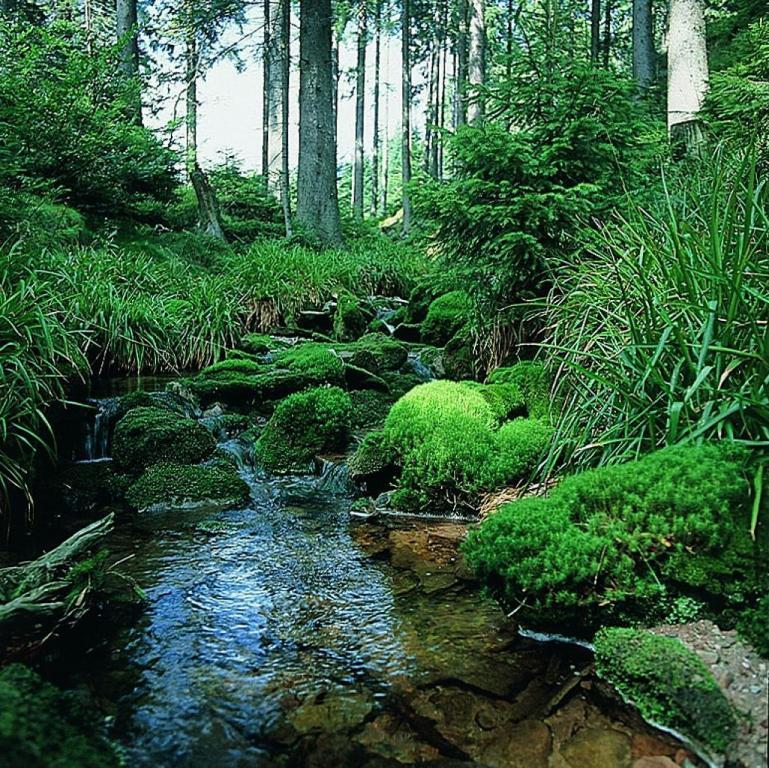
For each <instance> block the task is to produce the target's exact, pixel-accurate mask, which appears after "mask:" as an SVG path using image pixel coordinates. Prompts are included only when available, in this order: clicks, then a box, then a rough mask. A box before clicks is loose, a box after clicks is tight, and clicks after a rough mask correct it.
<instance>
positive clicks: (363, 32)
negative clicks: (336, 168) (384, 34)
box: [352, 0, 368, 219]
mask: <svg viewBox="0 0 769 768" xmlns="http://www.w3.org/2000/svg"><path fill="white" fill-rule="evenodd" d="M367 38H368V13H367V8H366V0H360V6H359V8H358V60H357V65H356V67H357V68H356V71H355V157H354V160H353V174H352V184H353V191H352V210H353V214H354V215H355V217H356V218H357V219H362V218H363V179H364V164H363V161H364V153H363V149H364V147H363V141H364V136H365V132H364V131H365V110H366V43H367Z"/></svg>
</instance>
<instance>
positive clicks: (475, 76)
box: [467, 0, 486, 125]
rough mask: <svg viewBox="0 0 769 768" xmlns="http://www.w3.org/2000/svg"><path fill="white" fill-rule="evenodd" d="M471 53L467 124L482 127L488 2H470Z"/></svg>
mask: <svg viewBox="0 0 769 768" xmlns="http://www.w3.org/2000/svg"><path fill="white" fill-rule="evenodd" d="M470 10H471V15H470V53H469V56H468V73H467V74H468V80H469V83H470V87H471V89H472V94H471V96H470V103H469V106H468V110H467V122H468V123H470V125H480V124H481V123H482V122H483V117H484V97H483V94H482V93H480V91H479V88H480V87H482V86H483V85H484V83H485V82H486V0H470Z"/></svg>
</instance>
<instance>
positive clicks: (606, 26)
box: [603, 0, 612, 69]
mask: <svg viewBox="0 0 769 768" xmlns="http://www.w3.org/2000/svg"><path fill="white" fill-rule="evenodd" d="M611 1H612V0H605V3H606V5H605V7H604V20H603V66H604V69H608V68H609V61H610V60H611V12H612V7H611Z"/></svg>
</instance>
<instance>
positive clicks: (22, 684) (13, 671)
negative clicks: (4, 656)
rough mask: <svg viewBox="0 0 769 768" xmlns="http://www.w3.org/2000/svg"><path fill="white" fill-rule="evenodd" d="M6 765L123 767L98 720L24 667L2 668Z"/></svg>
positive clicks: (0, 746)
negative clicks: (100, 728)
mask: <svg viewBox="0 0 769 768" xmlns="http://www.w3.org/2000/svg"><path fill="white" fill-rule="evenodd" d="M0 756H2V757H0V762H2V764H3V765H4V766H5V768H113V766H114V768H118V766H120V765H121V761H120V760H119V758H118V755H117V753H116V751H115V749H114V748H113V746H112V745H111V744H110V743H109V741H107V739H105V738H104V737H103V736H101V735H100V733H99V724H98V722H97V720H96V718H95V717H93V716H92V715H91V714H90V713H88V712H87V711H86V709H85V708H84V707H83V706H82V705H81V704H80V703H79V702H77V701H76V699H75V698H74V697H73V696H71V695H68V694H65V693H62V692H61V691H60V690H59V689H57V688H55V687H54V686H53V685H51V684H50V683H47V682H45V681H44V680H42V678H41V677H40V676H39V675H38V674H37V673H36V672H34V671H33V670H31V669H30V668H28V667H25V666H22V665H21V664H10V665H8V666H6V667H4V668H3V669H0Z"/></svg>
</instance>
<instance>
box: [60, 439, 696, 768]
mask: <svg viewBox="0 0 769 768" xmlns="http://www.w3.org/2000/svg"><path fill="white" fill-rule="evenodd" d="M89 434H90V437H89V438H88V439H89V440H90V441H91V444H93V441H94V440H96V442H97V443H98V442H99V441H100V440H101V438H100V436H99V435H95V436H94V434H93V432H92V431H91V432H90V433H89ZM102 443H103V441H102ZM220 447H223V448H224V449H225V450H228V451H229V452H231V453H234V454H236V455H237V456H239V457H241V467H242V468H241V475H242V477H243V478H244V479H245V480H246V481H247V482H248V484H249V486H250V489H251V499H250V502H249V503H248V504H247V505H246V506H245V507H243V508H240V509H230V510H224V511H223V510H221V509H219V510H216V509H211V508H196V509H182V510H178V509H177V510H165V511H156V512H144V513H141V514H140V515H137V516H135V517H134V518H133V520H132V521H124V522H121V523H120V525H119V526H118V527H117V528H116V530H115V531H114V532H113V534H111V537H110V539H109V540H108V542H107V546H108V547H109V549H110V551H111V553H112V555H113V556H114V557H116V558H119V559H122V558H123V557H128V558H129V559H126V560H125V561H124V562H123V563H122V564H121V566H120V569H121V571H122V572H123V573H124V574H125V575H127V576H129V577H131V578H132V579H134V580H135V581H136V583H137V585H138V586H139V587H140V588H141V590H142V591H143V592H144V593H145V595H146V602H145V604H144V606H143V610H142V612H141V613H140V615H139V616H138V617H137V618H136V619H134V620H132V621H131V622H130V623H128V624H127V625H124V626H123V627H122V628H117V629H116V628H114V627H112V626H111V622H108V621H106V620H103V619H102V620H101V623H99V622H98V621H97V623H96V624H95V625H94V624H93V623H91V624H90V625H89V626H90V629H89V632H88V643H87V644H88V645H89V646H90V650H89V652H88V653H83V644H82V640H78V641H77V642H76V643H74V644H73V645H74V646H76V647H72V648H71V649H70V650H69V651H68V650H67V649H66V648H65V649H64V650H63V654H64V659H60V660H59V662H58V663H57V668H58V669H59V670H61V669H65V670H66V672H65V673H64V674H63V680H62V683H64V684H65V685H66V687H68V688H76V689H81V690H83V689H87V690H88V691H89V692H90V695H91V696H92V697H93V699H94V700H95V702H96V703H97V704H98V706H99V708H100V709H101V711H103V712H105V713H106V714H108V715H109V716H110V721H111V728H110V730H111V735H112V737H113V738H115V739H116V741H117V742H118V743H119V744H121V745H122V748H123V749H124V750H125V757H126V763H127V765H130V766H136V767H137V768H138V767H140V766H175V767H176V768H193V767H194V768H197V767H200V766H206V767H207V768H231V767H232V768H234V767H235V766H259V767H261V766H265V767H267V766H294V765H296V766H299V765H301V766H304V765H307V766H364V765H365V766H390V765H393V766H395V765H411V764H415V763H418V764H419V763H428V764H433V765H445V766H448V765H462V764H466V765H484V766H499V767H500V768H502V767H503V766H505V767H507V766H514V767H515V766H520V767H521V768H524V767H525V768H537V766H542V767H543V768H545V767H546V766H556V767H557V766H560V767H561V768H569V767H571V768H588V767H589V766H601V767H602V768H613V767H616V768H625V767H626V766H628V767H629V766H631V765H633V764H634V763H635V762H636V761H637V760H638V759H639V758H640V757H644V756H648V755H658V756H659V755H667V756H668V757H674V756H675V755H676V752H677V751H678V753H679V755H680V754H681V752H680V750H679V747H680V745H678V744H676V743H675V742H673V741H671V740H668V739H667V737H665V736H662V735H660V734H657V733H655V732H653V731H651V730H650V729H647V728H646V727H645V726H644V725H643V724H642V723H641V722H640V721H639V720H638V719H637V718H634V717H633V716H632V714H631V713H629V712H626V711H624V709H623V708H622V707H618V705H617V703H616V702H614V703H610V702H609V701H608V700H607V699H606V698H604V697H602V696H601V695H599V694H598V693H597V692H596V690H595V686H596V682H595V681H594V680H593V679H592V677H591V672H592V666H591V654H590V653H589V652H588V651H587V650H585V649H582V648H579V647H575V646H565V645H562V644H559V643H555V642H535V641H533V640H527V639H525V638H524V637H522V636H520V635H518V634H517V632H516V627H515V625H514V624H513V622H512V621H510V620H509V619H508V618H507V617H506V616H505V615H504V613H503V612H502V611H501V609H500V608H499V606H498V605H497V604H496V603H495V602H494V601H493V600H491V599H488V598H485V597H483V596H481V594H480V593H479V589H478V587H477V586H476V585H475V584H474V583H473V582H472V581H471V580H470V578H469V574H467V573H466V572H465V569H464V567H463V565H462V562H461V557H460V556H459V555H458V552H457V546H458V543H459V541H460V540H461V537H462V536H463V534H464V531H465V529H466V524H465V523H462V522H458V521H451V520H441V519H431V520H419V519H416V518H408V517H386V518H379V519H377V520H375V521H373V522H372V521H368V520H356V519H355V518H354V517H351V516H350V514H349V512H350V505H351V502H352V499H353V495H352V491H353V489H352V488H351V487H350V484H349V481H348V479H347V476H346V468H345V466H344V464H341V463H337V464H334V463H331V462H327V463H325V464H324V466H323V467H322V469H321V470H320V471H319V472H318V473H317V474H315V475H305V476H287V477H274V476H266V475H264V473H262V472H261V471H260V470H258V469H256V468H254V467H253V466H251V465H250V464H249V463H248V462H247V461H242V456H243V455H244V454H245V453H247V451H244V450H243V446H242V445H239V444H238V442H237V440H236V441H229V442H227V443H223V444H222V445H221V446H220ZM108 625H109V626H108ZM59 674H61V672H60V673H59ZM581 675H584V677H582V676H581Z"/></svg>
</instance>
